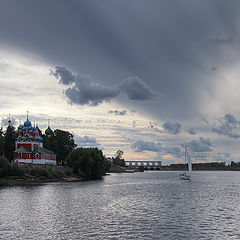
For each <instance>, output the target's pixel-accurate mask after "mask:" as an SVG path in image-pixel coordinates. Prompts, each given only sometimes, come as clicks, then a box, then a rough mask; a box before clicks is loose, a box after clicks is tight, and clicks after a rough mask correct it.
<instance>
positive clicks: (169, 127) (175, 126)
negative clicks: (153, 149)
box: [162, 122, 181, 134]
mask: <svg viewBox="0 0 240 240" xmlns="http://www.w3.org/2000/svg"><path fill="white" fill-rule="evenodd" d="M162 127H163V129H164V130H165V131H167V132H168V133H171V134H179V133H180V132H181V124H180V123H177V122H165V123H164V124H163V125H162Z"/></svg>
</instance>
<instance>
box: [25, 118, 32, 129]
mask: <svg viewBox="0 0 240 240" xmlns="http://www.w3.org/2000/svg"><path fill="white" fill-rule="evenodd" d="M31 126H32V123H31V122H30V121H29V120H28V119H27V121H26V122H25V123H24V127H31Z"/></svg>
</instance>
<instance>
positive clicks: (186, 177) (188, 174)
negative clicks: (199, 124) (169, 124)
mask: <svg viewBox="0 0 240 240" xmlns="http://www.w3.org/2000/svg"><path fill="white" fill-rule="evenodd" d="M187 162H188V171H187V169H186V168H187V166H186V163H187ZM191 173H192V160H191V157H190V155H189V153H188V150H187V146H185V172H184V173H180V175H179V178H180V179H181V180H190V179H191Z"/></svg>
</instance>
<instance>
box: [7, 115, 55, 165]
mask: <svg viewBox="0 0 240 240" xmlns="http://www.w3.org/2000/svg"><path fill="white" fill-rule="evenodd" d="M9 124H10V123H9ZM45 133H46V135H48V136H50V135H51V134H52V133H53V131H52V130H51V128H50V127H49V126H48V128H47V130H46V131H45ZM15 149H16V150H15V151H14V162H17V163H31V164H52V165H56V154H55V153H54V152H53V151H51V150H48V149H46V148H44V147H43V139H42V137H41V136H40V135H39V128H38V126H36V127H35V126H34V127H33V126H32V123H31V122H30V121H29V120H28V117H27V120H26V121H25V122H24V124H23V125H21V124H20V125H19V127H18V137H17V138H16V141H15Z"/></svg>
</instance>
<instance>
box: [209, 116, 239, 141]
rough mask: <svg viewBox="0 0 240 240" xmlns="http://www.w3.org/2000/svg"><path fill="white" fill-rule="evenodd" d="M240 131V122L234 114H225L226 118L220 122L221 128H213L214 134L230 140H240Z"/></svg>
mask: <svg viewBox="0 0 240 240" xmlns="http://www.w3.org/2000/svg"><path fill="white" fill-rule="evenodd" d="M239 130H240V121H239V120H237V119H236V117H235V116H234V115H233V114H225V116H224V117H223V118H221V119H220V120H219V126H218V127H215V128H212V131H213V132H215V133H217V134H219V135H225V136H228V137H230V138H240V131H239Z"/></svg>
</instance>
